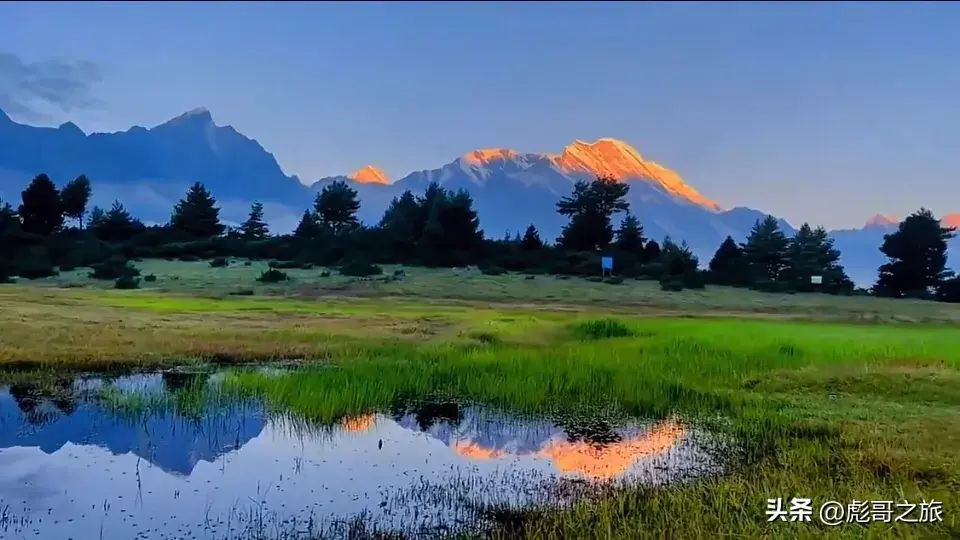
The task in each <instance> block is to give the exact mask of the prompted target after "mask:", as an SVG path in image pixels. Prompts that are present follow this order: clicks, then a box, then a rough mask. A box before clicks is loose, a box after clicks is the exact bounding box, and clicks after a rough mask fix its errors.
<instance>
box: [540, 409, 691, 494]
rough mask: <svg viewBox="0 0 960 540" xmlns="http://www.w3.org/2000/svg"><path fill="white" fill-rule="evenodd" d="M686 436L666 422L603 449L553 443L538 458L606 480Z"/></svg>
mask: <svg viewBox="0 0 960 540" xmlns="http://www.w3.org/2000/svg"><path fill="white" fill-rule="evenodd" d="M684 433H685V430H684V429H683V428H682V427H681V426H680V425H678V424H676V423H674V422H666V423H663V424H660V425H659V426H657V428H656V429H654V430H652V431H650V432H648V433H644V434H642V435H637V436H636V437H634V438H632V439H625V440H622V441H620V442H617V443H614V444H610V445H606V446H602V447H597V446H594V445H591V444H590V443H586V442H582V441H578V442H569V441H566V440H559V441H558V440H551V441H550V442H549V443H547V445H546V446H545V447H544V448H543V449H541V450H540V451H539V452H537V455H538V456H544V457H548V458H550V460H551V461H553V463H554V464H555V465H556V466H557V468H558V469H560V472H563V473H573V472H578V473H581V474H583V475H584V476H587V477H589V478H593V479H596V480H606V479H610V478H614V477H616V476H619V475H621V474H623V473H625V472H627V470H629V469H630V467H631V466H632V465H633V464H634V462H635V461H636V460H637V459H638V458H641V457H645V456H652V455H656V454H659V453H661V452H663V451H665V450H667V449H669V448H670V447H672V446H673V445H675V444H676V443H677V441H679V440H680V438H681V437H682V436H683V434H684Z"/></svg>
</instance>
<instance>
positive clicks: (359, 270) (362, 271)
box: [340, 261, 383, 277]
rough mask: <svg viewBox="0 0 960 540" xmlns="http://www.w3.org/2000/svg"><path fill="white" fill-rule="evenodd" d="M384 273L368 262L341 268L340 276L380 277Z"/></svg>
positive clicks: (350, 264)
mask: <svg viewBox="0 0 960 540" xmlns="http://www.w3.org/2000/svg"><path fill="white" fill-rule="evenodd" d="M382 273H383V270H382V269H381V268H380V267H379V266H377V265H375V264H369V263H366V262H357V261H354V262H349V263H347V264H345V265H343V266H341V267H340V275H343V276H355V277H367V276H378V275H380V274H382Z"/></svg>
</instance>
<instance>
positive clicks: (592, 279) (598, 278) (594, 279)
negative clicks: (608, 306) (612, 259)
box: [586, 276, 603, 283]
mask: <svg viewBox="0 0 960 540" xmlns="http://www.w3.org/2000/svg"><path fill="white" fill-rule="evenodd" d="M586 279H587V281H589V282H590V283H600V282H602V281H603V277H601V276H587V278H586Z"/></svg>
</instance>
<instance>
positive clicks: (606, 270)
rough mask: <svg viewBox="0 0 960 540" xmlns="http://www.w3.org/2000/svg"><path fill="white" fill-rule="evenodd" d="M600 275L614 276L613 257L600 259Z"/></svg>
mask: <svg viewBox="0 0 960 540" xmlns="http://www.w3.org/2000/svg"><path fill="white" fill-rule="evenodd" d="M600 273H601V274H603V275H606V274H610V275H613V257H600Z"/></svg>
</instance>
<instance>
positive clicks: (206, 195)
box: [170, 182, 225, 239]
mask: <svg viewBox="0 0 960 540" xmlns="http://www.w3.org/2000/svg"><path fill="white" fill-rule="evenodd" d="M216 204H217V200H216V199H215V198H214V197H213V195H211V194H210V192H209V191H207V189H206V188H205V187H203V184H201V183H200V182H197V183H195V184H193V186H191V187H190V191H188V192H187V195H186V197H184V198H183V199H181V200H180V202H178V203H177V204H176V206H174V208H173V214H172V215H171V216H170V228H171V229H173V230H174V231H177V232H179V233H181V234H183V235H184V236H186V237H188V238H197V239H199V238H211V237H213V236H219V235H221V234H223V231H224V229H225V227H224V225H223V224H222V223H220V208H219V207H217V206H216Z"/></svg>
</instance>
